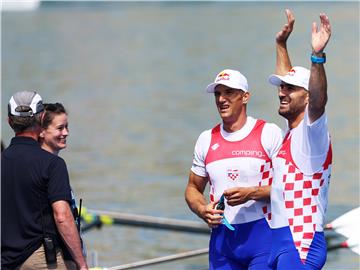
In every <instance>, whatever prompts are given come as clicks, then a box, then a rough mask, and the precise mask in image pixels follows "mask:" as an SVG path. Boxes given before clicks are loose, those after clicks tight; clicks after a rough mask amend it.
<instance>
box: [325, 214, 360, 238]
mask: <svg viewBox="0 0 360 270" xmlns="http://www.w3.org/2000/svg"><path fill="white" fill-rule="evenodd" d="M359 224H360V207H357V208H354V209H352V210H350V211H348V212H346V213H345V214H343V215H341V216H340V217H338V218H336V219H334V220H333V221H332V222H330V223H328V224H326V225H325V229H326V230H334V231H335V232H337V233H339V234H342V235H343V236H345V237H347V238H351V237H353V236H354V234H358V231H359V230H358V229H357V228H356V227H357V226H358V225H359Z"/></svg>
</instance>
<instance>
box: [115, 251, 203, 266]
mask: <svg viewBox="0 0 360 270" xmlns="http://www.w3.org/2000/svg"><path fill="white" fill-rule="evenodd" d="M208 252H209V248H203V249H197V250H192V251H187V252H182V253H177V254H173V255H168V256H164V257H158V258H154V259H149V260H144V261H139V262H134V263H127V264H123V265H118V266H113V267H110V268H108V270H124V269H134V268H138V267H142V266H149V265H153V264H158V263H164V262H170V261H174V260H179V259H184V258H190V257H194V256H199V255H204V254H207V253H208Z"/></svg>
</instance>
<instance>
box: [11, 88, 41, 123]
mask: <svg viewBox="0 0 360 270" xmlns="http://www.w3.org/2000/svg"><path fill="white" fill-rule="evenodd" d="M43 110H44V105H43V103H42V99H41V96H40V95H39V94H38V93H36V92H35V91H21V92H17V93H15V94H14V95H13V96H12V97H11V98H10V101H9V104H8V112H9V113H10V114H11V115H14V116H22V117H28V116H33V115H34V114H37V113H39V112H41V111H43Z"/></svg>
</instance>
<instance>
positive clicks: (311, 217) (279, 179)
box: [270, 111, 332, 260]
mask: <svg viewBox="0 0 360 270" xmlns="http://www.w3.org/2000/svg"><path fill="white" fill-rule="evenodd" d="M307 121H308V120H307V111H306V116H305V118H304V120H303V121H302V122H301V123H300V124H299V126H298V127H296V128H294V129H292V130H291V131H290V132H289V133H288V134H287V135H286V136H285V139H284V142H283V145H282V147H281V149H280V150H279V152H278V154H277V156H276V158H275V159H274V160H273V164H274V181H273V185H272V189H271V212H272V220H271V223H270V225H271V227H272V228H273V229H276V228H282V227H285V226H289V227H290V230H291V233H292V236H293V240H294V245H295V247H296V248H297V250H298V252H299V254H300V258H301V259H302V260H305V259H306V256H307V254H308V250H309V248H310V245H311V242H312V240H313V238H314V234H315V232H316V231H318V232H321V231H323V225H324V216H325V212H326V207H327V194H328V187H329V181H330V175H331V162H332V151H331V144H330V142H329V141H327V140H326V138H329V136H328V132H327V126H326V117H325V116H322V117H321V118H320V119H318V120H317V121H316V122H315V123H313V124H308V123H307ZM304 122H305V123H304ZM319 133H322V134H319ZM299 134H300V135H299ZM318 135H322V137H325V139H322V137H317V136H318ZM301 136H302V139H301V141H299V138H300V137H301ZM296 139H297V140H296ZM309 140H310V141H312V142H309ZM316 140H322V142H323V143H320V145H321V146H322V148H323V150H322V153H318V155H316V156H312V155H311V154H312V153H313V152H311V147H309V145H311V144H314V141H315V142H316ZM303 143H305V144H306V145H303V146H302V144H303ZM318 147H319V146H318ZM325 147H326V148H325ZM295 148H298V149H295ZM294 153H296V154H297V155H296V157H295V155H294ZM299 153H302V155H300V154H299ZM321 156H322V164H321V165H320V166H319V165H318V164H320V163H319V157H321ZM311 163H313V164H311ZM317 163H318V164H317ZM311 165H313V166H311ZM311 169H312V171H311ZM279 240H280V239H279Z"/></svg>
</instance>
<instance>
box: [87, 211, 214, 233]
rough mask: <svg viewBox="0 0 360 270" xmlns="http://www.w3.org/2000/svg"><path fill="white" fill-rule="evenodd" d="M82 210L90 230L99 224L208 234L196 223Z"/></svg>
mask: <svg viewBox="0 0 360 270" xmlns="http://www.w3.org/2000/svg"><path fill="white" fill-rule="evenodd" d="M83 209H84V210H83V214H82V217H83V219H84V221H85V222H86V223H87V224H91V225H89V226H90V227H91V228H92V227H98V226H99V223H101V224H104V225H112V224H120V225H129V226H138V227H147V228H154V229H165V230H173V231H181V232H192V233H202V234H209V233H210V229H209V227H208V226H207V225H206V224H205V223H201V222H196V221H187V220H181V219H170V218H162V217H153V216H144V215H135V214H128V213H119V212H110V211H101V210H90V209H85V208H83ZM99 221H100V222H99ZM84 228H85V229H86V227H83V229H82V231H84Z"/></svg>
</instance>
